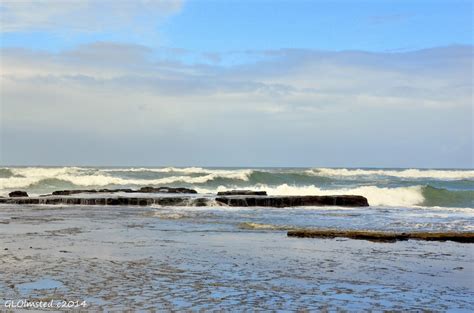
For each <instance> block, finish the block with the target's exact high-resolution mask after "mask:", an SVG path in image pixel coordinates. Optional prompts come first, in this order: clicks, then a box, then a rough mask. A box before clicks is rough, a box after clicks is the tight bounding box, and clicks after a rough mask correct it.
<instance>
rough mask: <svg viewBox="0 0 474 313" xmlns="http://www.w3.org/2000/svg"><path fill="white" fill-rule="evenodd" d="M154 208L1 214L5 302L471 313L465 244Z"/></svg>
mask: <svg viewBox="0 0 474 313" xmlns="http://www.w3.org/2000/svg"><path fill="white" fill-rule="evenodd" d="M157 210H160V209H159V208H152V207H121V206H118V207H106V206H89V207H80V206H71V207H67V206H50V207H47V206H17V205H5V206H0V268H1V271H0V295H1V297H0V305H2V308H3V303H2V302H4V301H5V300H9V299H10V300H11V299H31V300H32V299H44V300H48V299H56V300H59V299H61V300H62V299H64V300H72V301H78V300H79V301H82V300H86V301H87V302H88V307H87V308H88V309H107V310H114V309H127V308H133V309H151V308H156V309H175V310H187V309H193V310H200V309H205V310H211V309H222V310H231V309H232V310H245V309H254V308H258V309H262V310H297V309H308V310H317V309H325V308H327V309H347V310H365V309H375V310H406V309H410V310H417V309H419V310H422V309H426V310H435V311H446V310H456V311H463V310H464V311H469V310H470V309H472V307H474V300H473V299H472V294H473V291H474V265H473V264H474V252H473V248H472V247H473V246H472V245H470V244H463V243H455V242H429V241H428V242H425V241H415V240H408V241H401V242H395V243H374V242H369V241H361V240H352V239H347V238H335V239H318V238H317V239H314V238H310V239H301V238H291V237H287V234H286V231H285V230H252V229H243V228H239V227H238V226H237V224H236V225H228V224H226V223H221V222H219V220H213V221H211V222H209V221H206V222H200V221H197V220H193V219H180V218H179V216H177V218H169V219H163V218H157V216H156V214H155V212H156V211H157Z"/></svg>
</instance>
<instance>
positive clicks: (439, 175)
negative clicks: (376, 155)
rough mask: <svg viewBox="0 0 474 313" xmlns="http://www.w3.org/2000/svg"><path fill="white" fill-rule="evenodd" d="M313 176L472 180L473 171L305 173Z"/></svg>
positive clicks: (318, 170) (321, 170)
mask: <svg viewBox="0 0 474 313" xmlns="http://www.w3.org/2000/svg"><path fill="white" fill-rule="evenodd" d="M306 172H307V173H308V174H310V175H315V176H329V177H331V176H336V177H353V176H391V177H398V178H432V179H474V171H471V170H420V169H406V170H368V169H367V170H366V169H347V168H340V169H336V168H315V169H310V170H307V171H306Z"/></svg>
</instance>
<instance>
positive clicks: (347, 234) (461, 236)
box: [287, 229, 474, 243]
mask: <svg viewBox="0 0 474 313" xmlns="http://www.w3.org/2000/svg"><path fill="white" fill-rule="evenodd" d="M287 235H288V237H299V238H341V237H342V238H350V239H361V240H368V241H375V242H396V241H404V240H410V239H413V240H426V241H455V242H462V243H474V232H403V233H402V232H387V231H362V230H333V229H299V230H290V231H288V234H287Z"/></svg>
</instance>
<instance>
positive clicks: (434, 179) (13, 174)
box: [0, 167, 474, 231]
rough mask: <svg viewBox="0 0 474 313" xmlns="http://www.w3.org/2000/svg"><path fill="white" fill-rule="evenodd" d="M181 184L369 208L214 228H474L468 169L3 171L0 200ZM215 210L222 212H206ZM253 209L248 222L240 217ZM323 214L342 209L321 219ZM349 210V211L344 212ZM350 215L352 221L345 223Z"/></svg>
mask: <svg viewBox="0 0 474 313" xmlns="http://www.w3.org/2000/svg"><path fill="white" fill-rule="evenodd" d="M143 186H170V187H178V186H180V187H188V188H192V189H195V190H196V191H197V192H198V193H199V194H201V195H202V194H204V195H205V194H215V193H216V192H218V191H224V190H230V189H251V190H265V191H267V193H268V194H269V195H338V194H351V195H361V196H364V197H366V198H367V199H368V202H369V204H370V207H369V208H357V209H350V210H349V209H347V208H324V207H309V208H308V207H305V208H285V209H275V208H274V209H270V208H265V209H264V210H263V209H259V208H254V209H248V208H246V209H245V210H227V211H226V212H225V214H217V215H214V218H216V219H218V220H219V222H220V223H226V222H230V223H231V224H232V225H238V227H241V228H242V227H244V228H252V227H254V228H256V229H263V228H270V229H271V228H275V229H281V228H285V229H286V228H298V227H310V226H317V227H338V228H362V229H377V230H380V229H382V230H400V229H402V230H413V229H416V230H440V231H444V230H457V231H470V230H473V229H474V222H473V217H474V170H471V169H375V168H372V169H371V168H202V167H183V168H180V167H155V168H151V167H150V168H145V167H2V168H0V195H2V196H6V195H7V194H8V193H9V192H10V191H12V190H18V189H20V190H25V191H27V192H28V194H30V195H33V196H34V195H42V194H48V193H51V192H52V191H55V190H63V189H93V188H110V189H111V188H138V187H143ZM209 209H210V210H214V211H215V210H217V211H218V210H222V209H221V208H212V207H210V208H209ZM249 210H253V211H254V212H255V214H254V215H253V218H252V219H248V218H247V219H246V218H244V217H242V216H241V215H242V214H243V213H242V212H244V214H243V215H244V216H245V212H248V211H249ZM328 210H331V211H335V210H341V211H343V212H342V213H341V214H342V215H340V216H338V215H337V214H328ZM351 210H352V211H353V213H352V214H349V213H348V212H346V211H351ZM200 214H201V215H204V216H206V214H207V213H206V212H205V210H203V209H199V210H197V211H196V209H195V208H193V207H189V208H178V209H177V208H161V210H159V211H157V213H156V215H157V216H161V217H162V218H166V217H167V216H168V217H174V218H178V217H181V218H189V217H194V219H196V218H198V216H199V215H200ZM349 217H351V218H349Z"/></svg>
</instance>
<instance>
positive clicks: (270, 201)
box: [0, 194, 368, 207]
mask: <svg viewBox="0 0 474 313" xmlns="http://www.w3.org/2000/svg"><path fill="white" fill-rule="evenodd" d="M66 195H67V196H64V195H53V196H42V197H26V196H25V197H16V198H0V203H9V204H67V205H141V206H144V205H154V204H157V205H162V206H206V205H210V204H211V202H212V203H213V204H215V203H217V204H218V205H227V206H240V207H249V206H261V207H291V206H352V207H359V206H368V203H367V199H366V198H364V197H361V196H283V197H274V196H273V197H262V196H231V197H216V198H213V197H206V198H197V197H195V196H191V195H188V196H186V195H182V196H168V195H162V196H151V197H145V196H143V197H133V196H130V197H128V196H110V195H109V196H107V195H104V196H102V197H100V196H94V197H79V196H78V197H74V196H70V195H71V194H66Z"/></svg>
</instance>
